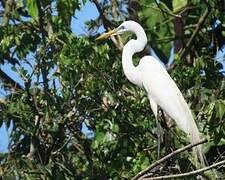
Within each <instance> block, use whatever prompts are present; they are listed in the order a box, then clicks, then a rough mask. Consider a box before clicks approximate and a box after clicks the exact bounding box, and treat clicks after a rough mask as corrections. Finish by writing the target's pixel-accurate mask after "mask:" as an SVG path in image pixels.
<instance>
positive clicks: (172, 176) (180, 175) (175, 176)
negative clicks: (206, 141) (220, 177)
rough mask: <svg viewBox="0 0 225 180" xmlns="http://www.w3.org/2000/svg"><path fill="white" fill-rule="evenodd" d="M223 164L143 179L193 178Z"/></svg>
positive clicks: (222, 162) (221, 162)
mask: <svg viewBox="0 0 225 180" xmlns="http://www.w3.org/2000/svg"><path fill="white" fill-rule="evenodd" d="M223 164H225V160H223V161H220V162H218V163H215V164H212V165H210V166H207V167H204V168H201V169H198V170H195V171H191V172H187V173H182V174H173V175H167V176H158V177H152V178H149V176H145V177H143V178H144V179H148V180H157V179H173V178H179V177H187V176H193V175H196V174H200V173H202V172H204V171H208V170H210V169H213V168H215V167H217V166H220V165H223Z"/></svg>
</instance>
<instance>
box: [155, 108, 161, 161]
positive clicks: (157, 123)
mask: <svg viewBox="0 0 225 180" xmlns="http://www.w3.org/2000/svg"><path fill="white" fill-rule="evenodd" d="M159 110H160V108H158V109H157V115H156V117H155V118H156V126H157V159H160V148H161V146H160V144H161V130H160V123H159V119H158V118H159Z"/></svg>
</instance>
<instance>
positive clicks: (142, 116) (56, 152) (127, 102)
mask: <svg viewBox="0 0 225 180" xmlns="http://www.w3.org/2000/svg"><path fill="white" fill-rule="evenodd" d="M163 2H165V1H162V2H161V3H160V4H156V1H145V0H142V1H140V2H136V3H137V4H138V12H136V14H135V13H134V12H133V11H132V8H133V7H132V4H131V2H129V1H112V2H111V1H102V2H101V3H99V2H98V1H95V0H93V1H90V3H94V4H95V5H96V7H97V9H98V11H99V13H100V16H99V18H97V19H96V20H92V21H90V22H87V28H88V29H89V31H90V32H91V35H90V36H82V37H81V36H76V35H75V34H74V33H72V32H71V19H72V17H73V16H76V12H77V11H79V10H80V9H81V8H82V6H83V5H84V4H85V3H86V1H83V2H82V3H81V1H78V0H57V1H44V0H40V1H36V0H27V1H23V0H18V1H14V0H12V1H0V3H1V8H0V10H1V12H2V13H1V17H0V21H1V28H0V39H1V40H0V63H1V64H8V66H11V67H12V70H13V71H14V72H15V73H17V76H18V78H20V79H21V81H22V82H23V84H21V87H22V88H12V89H11V90H10V91H9V90H8V91H9V93H8V95H7V96H6V97H4V99H1V100H0V114H1V117H0V125H2V123H3V122H4V123H6V125H7V127H8V128H9V126H10V122H12V123H13V130H12V133H11V136H10V138H11V142H10V145H9V151H8V152H7V153H1V154H0V176H2V177H3V179H14V178H15V177H16V178H17V179H109V178H111V179H130V178H131V177H132V176H134V175H135V174H137V173H138V172H139V171H141V170H142V169H144V168H146V167H147V166H148V165H149V164H151V163H152V162H154V161H156V160H157V143H156V141H157V135H156V125H155V119H154V117H153V114H152V112H151V110H150V108H149V107H150V106H149V102H148V98H147V97H146V94H145V92H144V91H143V90H141V89H140V88H138V87H136V86H134V85H132V84H131V83H129V82H128V80H127V79H126V77H125V76H124V74H123V72H122V68H121V52H120V50H119V49H117V48H116V47H118V46H115V44H114V43H113V42H112V41H110V40H108V41H106V42H96V41H95V36H96V34H93V33H94V32H95V31H96V29H98V28H99V27H100V25H102V24H103V25H104V27H105V28H111V27H113V26H114V25H115V24H119V22H120V21H123V20H125V18H130V17H131V16H132V17H133V18H134V16H136V17H135V18H136V19H139V21H140V22H141V24H142V25H143V27H144V28H145V30H146V32H147V35H148V38H149V39H150V41H149V44H150V45H151V48H153V49H154V50H155V52H156V53H157V55H158V56H159V57H160V58H162V59H163V60H164V62H167V59H168V58H169V52H170V50H171V46H172V45H171V41H173V42H175V41H179V43H183V44H182V46H179V47H175V49H178V50H177V51H175V55H174V56H175V58H174V62H173V64H172V65H171V66H170V67H169V69H170V70H169V73H170V74H171V76H172V77H173V79H174V80H175V81H176V83H177V85H178V86H179V88H180V89H181V91H182V92H183V94H184V96H185V99H186V100H187V101H188V103H189V105H190V107H191V109H192V112H193V114H194V116H195V120H196V122H197V124H198V126H199V129H200V131H201V132H202V137H203V138H205V139H208V140H210V143H207V144H205V145H204V151H205V154H206V157H207V160H208V161H209V163H210V164H211V163H213V162H215V161H217V160H219V159H222V158H224V155H223V153H224V146H225V139H224V137H225V131H224V129H225V124H224V119H225V100H224V97H225V88H224V86H225V80H224V75H223V74H222V73H221V72H219V71H218V70H219V69H220V65H219V64H217V63H215V61H214V59H213V58H214V56H215V52H213V50H211V49H209V48H208V47H209V45H210V43H211V37H213V33H212V32H210V31H208V29H209V28H210V26H211V20H212V18H215V17H217V18H219V19H220V21H221V22H224V16H223V13H224V8H222V7H221V6H220V7H219V4H220V3H222V1H219V0H218V1H210V2H209V3H206V2H205V1H201V0H192V1H177V0H174V1H172V6H174V7H173V8H172V9H171V7H170V5H169V4H168V2H165V3H163ZM209 6H210V8H211V9H210V13H209V14H208V16H207V17H206V19H205V21H204V23H203V24H202V25H201V27H200V29H199V30H198V31H197V34H196V36H195V38H194V39H193V41H192V42H191V44H190V47H189V48H186V47H185V45H186V44H187V42H188V41H189V40H190V39H191V36H192V34H193V33H194V32H195V31H196V27H198V26H199V19H201V17H202V16H203V14H204V11H205V9H207V8H209ZM223 7H224V5H223ZM178 15H180V17H178ZM176 18H179V20H180V21H181V22H182V23H181V24H176V23H175V19H176ZM178 27H182V33H181V34H179V35H182V36H178V31H177V28H178ZM129 37H130V36H126V37H122V38H123V39H122V41H123V42H124V41H126V40H127V38H129ZM214 38H215V37H214ZM174 46H176V43H174ZM214 46H215V47H216V48H218V47H219V46H218V44H216V43H214ZM184 49H188V50H187V51H186V52H185V56H181V54H180V51H182V50H184ZM148 51H149V50H148ZM138 59H139V55H137V56H135V61H138ZM0 78H3V76H2V75H1V73H0ZM3 82H4V83H3V84H2V88H4V87H5V86H4V85H5V84H7V83H10V82H11V81H10V82H9V81H3ZM84 122H85V123H86V125H87V126H88V127H89V128H91V129H92V130H93V131H94V132H95V137H94V138H92V139H90V138H88V136H86V135H85V134H83V133H82V132H81V126H82V123H84ZM171 124H172V125H171V126H169V127H168V129H165V130H163V132H162V134H163V138H162V143H161V144H162V148H161V152H160V154H161V156H164V155H166V154H168V153H169V152H171V151H173V150H175V149H177V148H179V147H181V146H183V145H185V144H186V143H187V141H186V136H185V135H184V134H183V133H182V132H180V131H179V130H178V129H176V127H174V125H173V123H171ZM167 125H168V124H167ZM191 158H192V155H191V153H188V152H185V153H183V154H181V155H179V156H177V157H176V158H173V159H171V160H170V161H169V162H167V164H166V166H163V165H162V168H161V170H160V171H159V172H154V173H155V174H172V173H179V172H186V171H191V170H193V169H194V168H195V167H194V165H193V164H192V161H191ZM187 167H188V168H187ZM218 174H219V176H220V177H224V176H225V175H224V168H220V169H219V170H218ZM193 178H195V177H193Z"/></svg>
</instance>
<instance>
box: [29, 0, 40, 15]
mask: <svg viewBox="0 0 225 180" xmlns="http://www.w3.org/2000/svg"><path fill="white" fill-rule="evenodd" d="M27 7H28V12H29V14H30V15H31V16H32V17H33V18H37V17H38V14H39V13H38V6H37V2H36V0H27Z"/></svg>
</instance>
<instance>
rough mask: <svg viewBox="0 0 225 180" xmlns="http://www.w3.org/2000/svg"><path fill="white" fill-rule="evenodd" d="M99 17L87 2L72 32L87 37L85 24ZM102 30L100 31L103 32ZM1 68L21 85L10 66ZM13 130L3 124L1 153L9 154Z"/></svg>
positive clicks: (77, 13)
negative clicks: (10, 136) (10, 137)
mask: <svg viewBox="0 0 225 180" xmlns="http://www.w3.org/2000/svg"><path fill="white" fill-rule="evenodd" d="M97 17H98V11H97V9H96V7H95V5H94V4H93V3H90V2H87V3H86V4H85V5H84V6H83V8H82V9H81V11H78V12H76V13H75V17H74V18H73V19H72V31H73V33H74V34H76V35H79V36H82V35H86V34H87V31H86V29H85V24H84V23H85V22H86V21H88V20H91V19H96V18H97ZM102 30H103V29H101V30H100V31H102ZM0 68H1V69H2V70H4V72H6V73H7V74H8V75H9V76H10V77H11V78H13V79H14V80H15V81H17V82H19V83H20V84H22V83H23V81H22V80H21V79H20V78H19V77H18V76H17V75H16V74H17V73H16V72H13V71H12V70H11V66H10V65H7V64H5V65H0ZM5 95H6V92H4V91H3V90H1V89H0V98H3V97H4V96H5ZM11 129H12V124H11V126H10V128H9V130H8V131H7V128H6V125H5V124H4V123H3V125H2V127H1V128H0V152H7V149H8V143H9V135H10V131H11ZM83 130H84V131H86V132H87V133H91V132H90V131H89V130H88V128H87V127H85V126H84V127H83Z"/></svg>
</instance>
